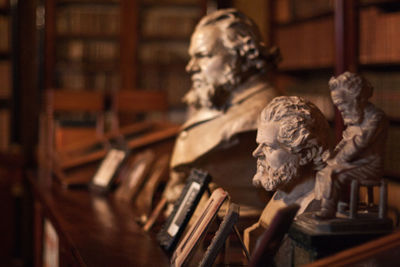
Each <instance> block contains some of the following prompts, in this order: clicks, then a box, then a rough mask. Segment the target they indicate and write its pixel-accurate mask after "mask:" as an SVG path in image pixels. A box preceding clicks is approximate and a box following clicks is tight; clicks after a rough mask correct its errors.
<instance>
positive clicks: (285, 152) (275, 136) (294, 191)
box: [244, 96, 330, 248]
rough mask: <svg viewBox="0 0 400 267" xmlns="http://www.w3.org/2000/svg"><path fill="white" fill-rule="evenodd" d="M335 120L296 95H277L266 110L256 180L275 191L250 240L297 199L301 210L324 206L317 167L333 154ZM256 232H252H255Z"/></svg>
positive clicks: (247, 235)
mask: <svg viewBox="0 0 400 267" xmlns="http://www.w3.org/2000/svg"><path fill="white" fill-rule="evenodd" d="M329 132H330V130H329V125H328V122H327V120H326V119H325V117H324V116H323V115H322V113H321V111H320V110H319V109H318V108H317V107H316V106H315V105H314V104H312V103H311V102H309V101H306V100H304V99H303V98H300V97H296V96H290V97H289V96H281V97H276V98H274V99H273V100H272V101H271V103H270V104H269V105H268V106H267V107H266V108H265V109H264V110H263V111H262V112H261V117H260V120H259V124H258V132H257V143H258V144H259V145H258V147H257V148H256V150H254V152H253V156H254V157H256V158H257V173H256V174H255V175H254V178H253V184H254V185H255V186H261V187H262V188H264V189H265V190H267V191H275V190H276V192H275V194H274V195H273V197H272V199H271V200H270V201H269V202H268V204H267V206H266V207H265V209H264V211H263V213H262V215H261V217H260V219H259V221H258V223H256V224H254V225H253V226H251V227H249V228H247V229H246V230H245V234H244V240H245V244H246V246H247V247H248V248H249V246H252V245H253V244H250V239H251V243H253V241H254V239H255V238H256V237H257V235H258V234H260V233H261V232H262V231H264V230H265V229H266V228H268V225H269V224H270V223H271V220H272V218H273V217H274V216H275V213H276V212H277V211H278V210H279V209H280V208H283V207H287V206H289V205H291V204H293V203H296V204H298V205H299V206H300V209H299V211H298V214H300V213H303V212H304V211H306V210H307V211H314V210H317V209H318V208H319V205H318V201H313V200H314V185H315V175H316V172H317V171H319V170H321V169H323V168H324V167H325V162H324V159H326V156H327V155H329V148H330V137H329ZM250 235H251V236H250Z"/></svg>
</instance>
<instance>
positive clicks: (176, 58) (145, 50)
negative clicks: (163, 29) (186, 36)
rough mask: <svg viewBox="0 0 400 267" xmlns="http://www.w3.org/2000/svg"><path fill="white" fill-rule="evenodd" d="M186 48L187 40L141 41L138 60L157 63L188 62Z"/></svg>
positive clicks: (187, 46) (187, 45)
mask: <svg viewBox="0 0 400 267" xmlns="http://www.w3.org/2000/svg"><path fill="white" fill-rule="evenodd" d="M188 48H189V44H188V43H187V42H176V41H172V42H171V41H164V42H142V43H141V44H140V46H139V52H138V56H139V61H140V62H142V63H159V64H168V63H172V64H174V63H176V62H188V60H189V55H188Z"/></svg>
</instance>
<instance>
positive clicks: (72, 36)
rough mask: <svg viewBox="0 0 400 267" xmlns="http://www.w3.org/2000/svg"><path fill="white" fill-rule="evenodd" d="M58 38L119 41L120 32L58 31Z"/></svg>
mask: <svg viewBox="0 0 400 267" xmlns="http://www.w3.org/2000/svg"><path fill="white" fill-rule="evenodd" d="M57 38H59V39H83V40H93V39H96V40H111V41H118V39H119V35H118V34H106V33H58V34H57Z"/></svg>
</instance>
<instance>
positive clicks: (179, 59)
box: [137, 0, 206, 108]
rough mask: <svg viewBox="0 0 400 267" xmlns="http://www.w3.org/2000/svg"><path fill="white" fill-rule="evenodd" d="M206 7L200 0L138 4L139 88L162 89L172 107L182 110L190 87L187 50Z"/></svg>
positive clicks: (143, 0)
mask: <svg viewBox="0 0 400 267" xmlns="http://www.w3.org/2000/svg"><path fill="white" fill-rule="evenodd" d="M205 6H206V1H201V0H163V1H154V0H142V1H139V10H140V14H139V16H138V19H139V25H140V26H139V30H138V32H139V34H138V57H137V66H138V68H137V71H138V72H137V75H138V76H137V77H138V80H137V86H138V87H139V88H143V89H147V90H152V89H153V90H154V89H160V88H162V89H163V90H165V91H166V92H167V95H168V100H169V101H168V102H169V104H170V107H171V108H179V107H183V104H182V103H181V99H182V97H183V95H184V94H185V92H186V91H187V90H188V88H190V85H191V82H190V77H189V75H187V73H186V72H185V66H186V64H187V62H188V60H189V56H188V52H187V50H188V48H189V42H190V36H191V34H192V32H193V30H194V27H195V26H196V24H197V22H198V21H199V19H200V18H201V17H202V16H203V15H204V13H205Z"/></svg>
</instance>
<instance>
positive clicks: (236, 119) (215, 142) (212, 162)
mask: <svg viewBox="0 0 400 267" xmlns="http://www.w3.org/2000/svg"><path fill="white" fill-rule="evenodd" d="M189 54H190V57H191V59H190V61H189V63H188V65H187V67H186V70H187V72H188V73H189V74H190V75H191V79H192V87H191V89H190V90H189V91H188V93H187V94H186V95H185V96H184V101H185V102H186V104H187V105H188V118H187V121H186V122H185V123H184V125H183V126H182V128H181V132H180V134H179V136H178V137H177V139H176V143H175V147H174V150H173V154H172V159H171V163H170V167H171V175H170V181H169V183H168V185H167V188H166V191H165V196H166V197H167V199H169V201H170V202H173V201H174V200H175V199H176V198H177V197H178V196H179V192H180V190H181V188H182V187H183V182H184V179H185V177H187V174H188V172H189V170H190V168H191V167H197V168H203V169H205V170H207V171H208V172H210V174H211V175H212V177H213V181H214V182H215V183H217V184H218V185H219V186H222V187H223V188H224V189H225V190H227V191H228V192H229V193H230V195H231V197H232V200H233V201H235V202H236V203H238V204H241V205H245V206H258V207H259V208H260V207H263V206H264V205H265V200H262V199H260V198H259V197H258V196H257V192H256V190H255V189H254V188H253V187H252V186H251V183H249V177H251V175H252V174H251V173H252V172H254V169H253V168H251V167H249V166H252V164H251V162H252V158H251V147H252V146H254V144H255V143H254V136H255V130H256V128H257V117H258V115H259V113H260V111H261V110H262V108H264V107H265V105H266V104H267V103H268V102H269V101H270V100H272V99H273V98H274V97H276V96H278V95H280V93H279V92H278V91H277V90H276V89H274V88H273V87H271V85H270V84H269V83H268V81H267V79H266V76H265V74H266V72H267V71H268V69H270V68H274V67H275V66H276V64H277V62H278V60H279V51H278V50H277V49H267V48H266V46H265V44H264V43H263V42H262V40H261V37H260V33H259V31H258V28H257V26H256V25H255V24H254V22H253V21H252V20H251V19H249V18H248V17H247V16H245V15H244V14H243V13H241V12H239V11H237V10H235V9H222V10H218V11H216V12H214V13H212V14H209V15H207V16H205V17H203V18H202V19H201V20H200V22H199V23H198V25H197V26H196V29H195V31H194V33H193V35H192V37H191V42H190V47H189ZM263 201H264V202H263Z"/></svg>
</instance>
